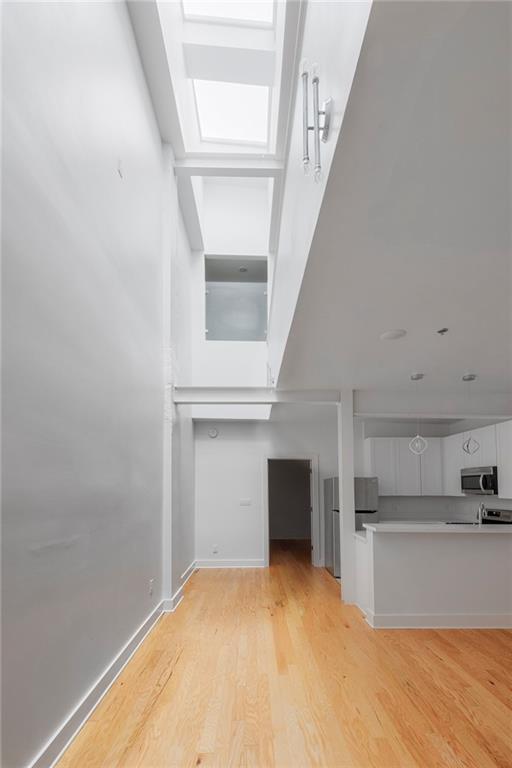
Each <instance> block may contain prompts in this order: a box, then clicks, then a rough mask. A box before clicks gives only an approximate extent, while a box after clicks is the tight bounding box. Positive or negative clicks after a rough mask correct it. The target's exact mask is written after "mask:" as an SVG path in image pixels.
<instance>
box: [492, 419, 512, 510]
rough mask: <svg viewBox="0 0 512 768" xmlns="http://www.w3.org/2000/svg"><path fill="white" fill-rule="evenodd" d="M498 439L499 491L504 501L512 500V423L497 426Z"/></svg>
mask: <svg viewBox="0 0 512 768" xmlns="http://www.w3.org/2000/svg"><path fill="white" fill-rule="evenodd" d="M496 435H497V438H498V441H497V442H498V490H499V495H500V496H501V498H502V499H512V421H504V422H503V423H502V424H497V425H496Z"/></svg>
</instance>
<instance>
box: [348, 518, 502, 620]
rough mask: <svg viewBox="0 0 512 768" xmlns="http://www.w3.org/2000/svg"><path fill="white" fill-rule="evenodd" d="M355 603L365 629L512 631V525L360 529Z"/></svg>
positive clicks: (424, 524) (379, 525) (411, 524)
mask: <svg viewBox="0 0 512 768" xmlns="http://www.w3.org/2000/svg"><path fill="white" fill-rule="evenodd" d="M364 529H365V530H364V531H363V532H358V533H356V534H355V538H356V547H355V552H356V574H357V603H358V605H359V607H360V609H361V610H362V611H363V613H364V614H365V616H366V620H367V622H368V623H369V624H370V626H372V627H375V628H381V627H382V628H398V627H411V628H412V627H425V628H427V627H500V628H507V627H512V526H509V525H503V526H501V525H472V524H467V525H450V524H447V523H444V522H396V523H395V522H383V523H375V524H365V525H364Z"/></svg>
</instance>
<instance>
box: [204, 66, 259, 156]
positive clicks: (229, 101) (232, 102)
mask: <svg viewBox="0 0 512 768" xmlns="http://www.w3.org/2000/svg"><path fill="white" fill-rule="evenodd" d="M193 82H194V91H195V97H196V106H197V116H198V120H199V129H200V132H201V138H202V140H203V141H226V142H230V143H235V144H262V145H266V144H267V142H268V115H269V112H268V110H269V96H270V89H269V88H267V87H265V86H262V85H246V84H240V83H224V82H220V81H216V80H194V81H193Z"/></svg>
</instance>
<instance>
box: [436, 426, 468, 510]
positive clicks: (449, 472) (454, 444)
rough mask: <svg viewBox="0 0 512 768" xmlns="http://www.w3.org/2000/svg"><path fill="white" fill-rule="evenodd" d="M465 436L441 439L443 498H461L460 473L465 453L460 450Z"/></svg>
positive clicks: (451, 436)
mask: <svg viewBox="0 0 512 768" xmlns="http://www.w3.org/2000/svg"><path fill="white" fill-rule="evenodd" d="M464 440H465V436H464V435H463V434H459V435H450V436H449V437H443V438H442V445H443V493H444V495H445V496H462V495H463V493H462V491H461V490H460V471H461V469H462V467H463V466H464V459H465V456H466V453H465V452H464V451H463V450H462V446H463V445H464Z"/></svg>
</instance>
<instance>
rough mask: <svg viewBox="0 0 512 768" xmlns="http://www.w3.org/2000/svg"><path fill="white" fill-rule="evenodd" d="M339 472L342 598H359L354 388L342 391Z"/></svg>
mask: <svg viewBox="0 0 512 768" xmlns="http://www.w3.org/2000/svg"><path fill="white" fill-rule="evenodd" d="M338 474H339V482H340V537H341V542H340V552H341V589H342V596H343V601H344V602H345V603H353V602H355V599H356V583H355V551H354V548H355V539H354V536H353V534H354V531H355V529H356V525H355V501H354V392H353V390H351V389H348V390H343V391H342V392H341V398H340V403H339V405H338Z"/></svg>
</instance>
